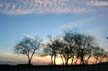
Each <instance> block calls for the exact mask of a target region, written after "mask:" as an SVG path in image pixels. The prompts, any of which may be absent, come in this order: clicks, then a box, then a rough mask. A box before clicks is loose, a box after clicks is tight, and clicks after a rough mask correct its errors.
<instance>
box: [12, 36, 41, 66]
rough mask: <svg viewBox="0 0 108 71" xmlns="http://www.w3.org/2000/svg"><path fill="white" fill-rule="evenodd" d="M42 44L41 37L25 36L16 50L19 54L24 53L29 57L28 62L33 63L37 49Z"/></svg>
mask: <svg viewBox="0 0 108 71" xmlns="http://www.w3.org/2000/svg"><path fill="white" fill-rule="evenodd" d="M40 44H41V39H39V37H34V38H30V37H25V38H24V39H23V40H22V41H20V42H19V43H18V44H16V46H15V48H14V51H15V53H18V54H24V55H26V56H27V58H28V64H29V65H30V64H31V60H32V58H33V55H34V54H35V51H36V50H38V49H39V47H40Z"/></svg>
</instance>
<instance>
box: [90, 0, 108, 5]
mask: <svg viewBox="0 0 108 71" xmlns="http://www.w3.org/2000/svg"><path fill="white" fill-rule="evenodd" d="M88 5H90V6H108V1H102V0H101V1H97V0H95V1H90V2H89V3H88Z"/></svg>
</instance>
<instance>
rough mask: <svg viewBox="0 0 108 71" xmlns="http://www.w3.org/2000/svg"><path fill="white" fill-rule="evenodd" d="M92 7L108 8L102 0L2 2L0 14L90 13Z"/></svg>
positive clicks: (25, 0)
mask: <svg viewBox="0 0 108 71" xmlns="http://www.w3.org/2000/svg"><path fill="white" fill-rule="evenodd" d="M91 6H108V1H100V0H10V1H9V0H5V1H0V12H1V13H4V14H12V15H21V14H52V13H55V14H62V13H89V12H92V11H93V10H95V8H94V7H91Z"/></svg>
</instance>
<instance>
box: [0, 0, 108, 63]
mask: <svg viewBox="0 0 108 71" xmlns="http://www.w3.org/2000/svg"><path fill="white" fill-rule="evenodd" d="M107 27H108V0H0V63H10V64H12V63H13V64H14V63H15V62H23V61H24V60H23V57H24V56H22V55H17V54H15V53H14V51H13V48H14V46H15V44H16V43H17V42H18V41H20V40H21V39H22V38H23V37H24V36H26V35H30V36H39V37H41V38H42V39H43V40H44V41H46V40H47V36H48V35H52V36H56V35H59V34H61V33H62V31H63V30H64V29H67V28H71V29H73V30H77V31H80V32H82V33H85V34H89V35H92V36H94V37H96V40H97V42H98V43H99V46H101V47H102V48H104V49H105V50H108V40H107V39H106V37H108V29H107ZM37 59H38V60H41V58H39V57H37ZM35 60H36V59H34V61H35ZM46 60H47V58H46ZM6 61H7V62H6ZM41 61H42V60H41ZM35 62H36V61H35ZM46 62H47V61H46Z"/></svg>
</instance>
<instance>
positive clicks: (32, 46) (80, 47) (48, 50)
mask: <svg viewBox="0 0 108 71" xmlns="http://www.w3.org/2000/svg"><path fill="white" fill-rule="evenodd" d="M39 49H43V51H42V53H44V54H42V55H40V56H47V55H50V57H51V65H56V58H57V57H60V58H61V60H62V65H69V60H71V65H76V64H77V62H78V60H80V64H83V65H84V64H88V63H89V60H90V58H92V57H94V58H95V60H96V62H95V63H101V62H102V61H103V59H104V58H108V52H107V51H105V50H104V49H102V48H101V47H100V46H99V45H98V44H97V42H96V39H95V38H94V37H93V36H90V35H85V34H82V33H78V32H73V31H72V30H65V31H64V32H63V35H62V36H57V37H51V36H50V37H49V42H47V43H42V40H41V39H40V38H39V37H37V36H36V37H33V38H30V37H24V39H23V40H22V41H20V42H19V43H18V44H16V46H15V47H14V51H15V53H19V54H24V55H26V56H27V58H28V64H29V65H30V64H31V60H32V58H33V56H34V54H35V52H36V51H38V50H39Z"/></svg>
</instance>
